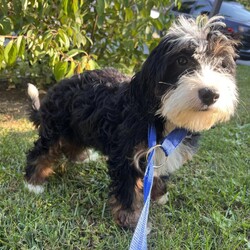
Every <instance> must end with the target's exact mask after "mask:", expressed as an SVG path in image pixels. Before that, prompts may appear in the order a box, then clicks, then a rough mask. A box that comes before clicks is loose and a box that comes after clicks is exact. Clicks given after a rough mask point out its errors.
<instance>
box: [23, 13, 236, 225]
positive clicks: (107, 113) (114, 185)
mask: <svg viewBox="0 0 250 250" xmlns="http://www.w3.org/2000/svg"><path fill="white" fill-rule="evenodd" d="M220 20H221V18H219V17H214V18H212V19H210V20H209V21H208V22H207V23H206V24H205V25H204V26H202V27H201V26H200V25H197V24H196V22H195V21H194V20H193V19H187V18H185V17H180V18H179V19H178V20H177V21H176V22H175V23H174V24H173V25H172V27H171V28H170V29H169V31H168V33H167V35H166V36H165V37H164V38H163V39H162V40H161V42H160V43H159V45H158V46H157V47H156V48H155V49H154V50H153V51H152V52H151V54H150V55H149V57H148V58H147V60H146V61H145V62H144V64H143V65H142V68H141V71H139V72H138V73H136V74H135V75H134V76H133V77H132V78H130V77H127V76H125V75H123V74H121V73H119V72H118V71H117V70H115V69H111V68H108V69H103V70H93V71H85V72H84V73H82V74H80V75H75V76H73V77H72V78H70V79H65V80H62V81H61V82H60V83H59V84H57V85H55V86H54V87H52V88H51V89H50V90H49V91H48V93H47V95H46V96H45V97H44V99H43V100H42V102H41V104H40V102H39V97H38V90H37V89H36V88H35V87H34V86H33V85H30V86H29V95H30V99H31V106H32V110H31V113H30V119H31V121H32V122H33V123H34V125H35V126H36V127H37V128H38V131H39V138H38V140H37V141H36V142H35V143H34V147H33V148H32V149H31V150H30V151H29V152H28V154H27V166H26V169H25V172H26V173H25V179H26V182H27V186H28V188H29V189H30V190H32V191H34V192H41V191H43V184H44V183H45V181H46V180H47V178H48V177H49V176H50V175H51V174H52V173H53V164H54V163H55V162H56V161H57V160H58V159H59V158H60V156H61V155H62V154H63V155H65V156H66V157H67V158H68V159H69V160H72V161H75V160H78V159H79V158H80V159H81V160H83V158H84V157H83V156H84V155H86V150H87V149H89V148H94V149H95V150H98V151H100V152H101V153H102V154H104V155H106V156H107V158H108V160H107V163H108V168H109V175H110V179H111V184H110V191H109V192H110V198H109V200H110V206H111V211H112V214H113V216H114V219H115V221H116V222H117V223H118V224H119V225H121V226H122V227H126V228H134V227H135V226H136V223H137V221H138V218H139V215H140V212H141V209H142V206H143V200H142V187H143V181H142V180H143V175H144V171H145V166H146V160H145V158H146V157H145V156H146V153H147V151H148V147H147V144H148V142H147V133H148V127H149V125H152V124H153V125H154V126H155V127H156V131H157V142H158V143H160V142H161V141H162V139H163V137H164V136H166V135H167V134H168V133H169V132H171V131H172V130H173V129H174V128H177V127H178V128H185V129H187V130H189V131H190V132H189V133H188V136H187V137H186V138H185V139H184V140H183V142H182V143H181V144H180V145H179V146H178V148H177V149H176V150H175V151H174V153H172V154H171V155H170V156H169V157H168V158H166V157H165V156H164V154H163V153H162V152H161V150H160V149H157V150H156V154H155V165H160V166H161V167H159V168H157V169H156V171H155V177H154V185H153V189H152V194H151V195H152V196H151V197H152V199H153V200H155V201H158V202H159V203H161V204H164V203H165V202H166V201H167V189H166V183H165V179H166V177H167V176H168V175H169V174H171V173H173V172H174V171H175V170H177V169H179V168H180V166H181V165H183V163H184V162H186V161H187V160H190V159H191V158H192V156H193V154H194V153H195V152H196V149H197V141H198V139H199V132H201V131H204V130H208V129H210V128H211V127H212V126H214V125H215V124H217V123H220V122H224V121H227V120H229V118H230V117H231V116H232V115H233V114H234V112H235V108H236V104H237V87H236V82H235V69H236V65H235V60H234V59H235V57H236V52H235V45H236V42H235V41H233V40H231V39H230V38H228V37H227V36H225V35H224V34H223V33H222V32H221V29H222V28H223V27H224V23H222V22H221V21H220Z"/></svg>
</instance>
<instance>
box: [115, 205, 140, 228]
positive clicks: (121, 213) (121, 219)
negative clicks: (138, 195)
mask: <svg viewBox="0 0 250 250" xmlns="http://www.w3.org/2000/svg"><path fill="white" fill-rule="evenodd" d="M140 214H141V210H134V211H132V210H130V209H127V210H126V209H120V210H118V211H117V212H116V213H113V216H114V219H115V221H116V223H117V224H118V225H119V226H121V227H123V228H129V229H134V228H135V227H136V225H137V222H138V220H139V217H140Z"/></svg>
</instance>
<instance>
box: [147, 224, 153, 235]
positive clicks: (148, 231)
mask: <svg viewBox="0 0 250 250" xmlns="http://www.w3.org/2000/svg"><path fill="white" fill-rule="evenodd" d="M151 230H152V223H151V222H149V221H148V224H147V232H146V233H147V235H149V234H150V232H151Z"/></svg>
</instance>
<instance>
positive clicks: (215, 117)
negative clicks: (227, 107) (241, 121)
mask: <svg viewBox="0 0 250 250" xmlns="http://www.w3.org/2000/svg"><path fill="white" fill-rule="evenodd" d="M230 117H231V115H230V114H228V112H225V111H224V112H223V111H221V110H218V109H216V108H213V107H209V106H207V105H204V106H201V107H200V108H197V109H192V110H183V111H180V112H178V113H175V112H169V113H167V114H166V119H167V120H168V121H170V122H171V123H173V124H174V125H175V126H176V127H181V128H185V129H187V130H189V131H192V132H201V131H205V130H209V129H210V128H211V127H213V126H214V125H216V124H218V123H221V122H226V121H228V120H229V119H230Z"/></svg>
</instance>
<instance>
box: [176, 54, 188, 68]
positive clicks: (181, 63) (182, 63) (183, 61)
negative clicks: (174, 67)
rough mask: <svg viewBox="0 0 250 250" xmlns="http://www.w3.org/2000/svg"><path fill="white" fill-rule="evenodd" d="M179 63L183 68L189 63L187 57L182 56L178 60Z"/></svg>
mask: <svg viewBox="0 0 250 250" xmlns="http://www.w3.org/2000/svg"><path fill="white" fill-rule="evenodd" d="M177 63H178V64H179V65H181V66H185V65H186V64H187V63H188V59H187V58H186V57H185V56H180V57H178V58H177Z"/></svg>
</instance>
